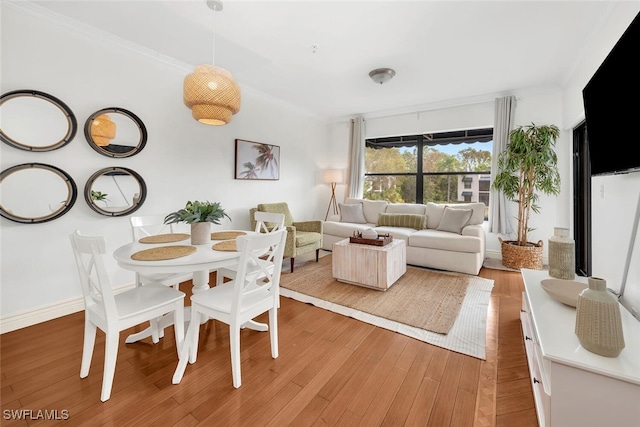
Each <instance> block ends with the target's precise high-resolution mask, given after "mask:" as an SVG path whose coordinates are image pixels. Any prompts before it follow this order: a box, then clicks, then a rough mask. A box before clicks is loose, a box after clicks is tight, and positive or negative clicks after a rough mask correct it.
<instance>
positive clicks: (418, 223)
mask: <svg viewBox="0 0 640 427" xmlns="http://www.w3.org/2000/svg"><path fill="white" fill-rule="evenodd" d="M378 225H379V226H387V227H405V228H415V229H416V230H422V229H424V228H426V226H427V217H426V215H417V214H392V213H381V214H379V215H378Z"/></svg>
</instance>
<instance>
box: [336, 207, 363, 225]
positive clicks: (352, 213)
mask: <svg viewBox="0 0 640 427" xmlns="http://www.w3.org/2000/svg"><path fill="white" fill-rule="evenodd" d="M338 205H339V206H340V222H352V223H354V224H365V223H366V222H367V220H366V219H364V211H363V210H362V203H355V204H346V203H338Z"/></svg>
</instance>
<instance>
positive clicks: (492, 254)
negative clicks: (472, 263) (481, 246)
mask: <svg viewBox="0 0 640 427" xmlns="http://www.w3.org/2000/svg"><path fill="white" fill-rule="evenodd" d="M484 256H485V258H491V259H502V252H501V251H485V252H484Z"/></svg>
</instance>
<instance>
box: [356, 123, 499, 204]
mask: <svg viewBox="0 0 640 427" xmlns="http://www.w3.org/2000/svg"><path fill="white" fill-rule="evenodd" d="M492 150H493V129H491V128H488V129H473V130H463V131H455V132H442V133H433V134H422V135H405V136H395V137H386V138H373V139H368V140H366V149H365V184H364V198H365V199H371V200H387V201H389V202H392V203H426V202H429V201H431V202H436V203H456V202H483V203H484V204H485V205H488V204H489V189H490V179H491V152H492ZM419 159H420V161H418V160H419Z"/></svg>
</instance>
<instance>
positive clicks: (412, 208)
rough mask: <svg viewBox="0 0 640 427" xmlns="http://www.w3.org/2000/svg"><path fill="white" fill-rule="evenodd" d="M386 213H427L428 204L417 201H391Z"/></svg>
mask: <svg viewBox="0 0 640 427" xmlns="http://www.w3.org/2000/svg"><path fill="white" fill-rule="evenodd" d="M384 212H385V213H398V214H415V215H426V213H427V211H426V206H425V205H420V204H415V203H389V204H388V205H387V208H386V209H385V211H384Z"/></svg>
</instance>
